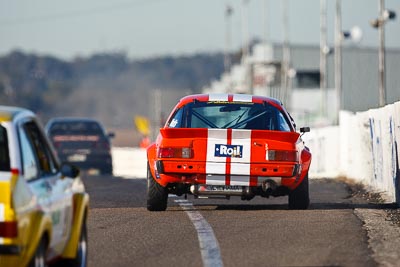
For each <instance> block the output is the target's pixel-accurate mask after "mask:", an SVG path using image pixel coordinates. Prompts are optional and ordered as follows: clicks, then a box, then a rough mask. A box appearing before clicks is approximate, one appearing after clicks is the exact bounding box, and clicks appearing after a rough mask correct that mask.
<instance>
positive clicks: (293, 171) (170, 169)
mask: <svg viewBox="0 0 400 267" xmlns="http://www.w3.org/2000/svg"><path fill="white" fill-rule="evenodd" d="M212 164H213V166H212V169H213V170H214V172H213V173H209V172H207V170H208V168H207V167H206V163H205V162H181V161H156V162H155V164H154V167H153V168H154V169H153V171H154V173H153V175H154V177H155V178H156V181H157V182H158V183H159V184H160V185H162V186H164V187H165V186H167V185H168V184H175V183H184V184H208V185H238V186H250V187H258V186H262V185H263V184H264V183H265V182H266V181H267V180H271V179H272V180H273V181H274V182H275V183H276V184H277V185H279V186H284V187H287V188H289V189H294V188H295V187H297V185H298V184H299V182H300V181H301V180H302V179H301V178H302V177H300V173H301V171H302V168H301V165H300V164H297V163H292V162H291V163H278V164H277V163H253V164H246V163H231V164H230V165H231V166H230V172H229V173H228V174H227V173H226V164H225V163H212ZM206 169H207V170H206ZM218 170H219V171H218Z"/></svg>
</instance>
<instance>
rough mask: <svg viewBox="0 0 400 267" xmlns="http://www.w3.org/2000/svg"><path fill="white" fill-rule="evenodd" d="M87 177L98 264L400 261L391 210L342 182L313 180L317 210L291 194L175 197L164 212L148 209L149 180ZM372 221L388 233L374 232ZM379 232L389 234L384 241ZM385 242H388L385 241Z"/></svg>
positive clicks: (93, 262) (92, 253) (92, 262)
mask: <svg viewBox="0 0 400 267" xmlns="http://www.w3.org/2000/svg"><path fill="white" fill-rule="evenodd" d="M83 180H84V182H85V185H86V189H87V191H88V192H89V193H90V196H91V202H90V212H89V219H88V230H89V266H92V267H94V266H96V267H101V266H124V267H125V266H380V265H382V264H383V265H385V266H396V264H397V263H398V262H399V255H398V254H399V252H396V250H397V248H398V247H399V244H398V243H396V242H398V240H399V239H400V238H395V235H396V234H399V230H400V227H398V226H395V225H393V224H392V223H390V222H388V221H387V220H386V219H385V216H386V211H385V210H386V209H390V208H393V206H392V205H391V204H377V203H375V204H374V203H369V201H368V200H366V199H363V198H360V197H352V196H351V194H350V191H349V187H348V186H347V185H346V184H344V183H343V182H338V181H334V180H327V179H322V180H311V184H310V195H311V206H310V209H308V210H304V211H294V210H288V208H287V198H286V197H279V198H270V199H265V198H261V197H258V198H257V197H256V198H254V199H253V200H251V201H241V200H240V199H239V198H231V199H230V200H225V199H193V197H192V196H188V198H187V200H185V198H184V197H179V198H177V197H170V198H169V201H168V209H167V211H165V212H149V211H147V209H146V199H145V194H146V180H145V179H144V178H143V179H124V178H119V177H107V176H84V177H83ZM371 214H372V215H371ZM360 218H363V219H360ZM371 218H372V220H371ZM374 218H375V219H376V220H379V221H378V223H377V225H379V227H384V228H383V229H380V230H379V229H375V228H378V226H373V225H374V224H373V223H374V220H373V219H374ZM371 225H372V226H371ZM371 228H373V229H371ZM374 230H377V231H375V236H374ZM389 230H390V231H393V232H390V231H389ZM381 232H383V233H386V234H389V235H391V236H386V237H380V236H379V235H380V233H381ZM376 234H377V235H376ZM399 237H400V235H399ZM391 238H393V239H396V240H393V242H392V241H390V239H391ZM374 239H375V241H374ZM386 239H389V241H390V242H389V243H387V242H386V243H385V242H382V240H386ZM386 241H387V240H386ZM390 248H392V250H393V251H394V252H393V251H390V250H391V249H390Z"/></svg>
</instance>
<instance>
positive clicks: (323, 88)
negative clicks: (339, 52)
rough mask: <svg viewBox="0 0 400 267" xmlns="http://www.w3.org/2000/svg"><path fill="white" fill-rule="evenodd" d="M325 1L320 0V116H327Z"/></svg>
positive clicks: (327, 50) (327, 49)
mask: <svg viewBox="0 0 400 267" xmlns="http://www.w3.org/2000/svg"><path fill="white" fill-rule="evenodd" d="M326 19H327V16H326V0H320V56H319V59H320V60H319V70H320V88H321V114H322V116H326V114H327V107H326V105H327V103H328V101H327V98H328V97H327V95H328V94H327V75H326V73H327V65H326V56H327V54H328V52H329V48H328V45H327V28H326Z"/></svg>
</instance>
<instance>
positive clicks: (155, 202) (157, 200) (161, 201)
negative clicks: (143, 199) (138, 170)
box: [147, 164, 168, 211]
mask: <svg viewBox="0 0 400 267" xmlns="http://www.w3.org/2000/svg"><path fill="white" fill-rule="evenodd" d="M167 202H168V190H167V189H166V188H165V187H162V186H161V185H159V184H158V183H157V182H156V181H155V180H154V177H153V175H152V174H151V171H150V167H149V165H148V164H147V210H149V211H164V210H166V209H167Z"/></svg>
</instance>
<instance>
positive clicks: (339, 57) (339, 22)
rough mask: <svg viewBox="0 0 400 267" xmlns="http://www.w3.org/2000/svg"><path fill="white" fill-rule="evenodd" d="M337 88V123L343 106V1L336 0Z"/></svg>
mask: <svg viewBox="0 0 400 267" xmlns="http://www.w3.org/2000/svg"><path fill="white" fill-rule="evenodd" d="M335 88H336V110H337V112H336V116H337V117H336V123H337V124H339V112H340V109H341V107H342V1H341V0H336V12H335Z"/></svg>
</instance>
